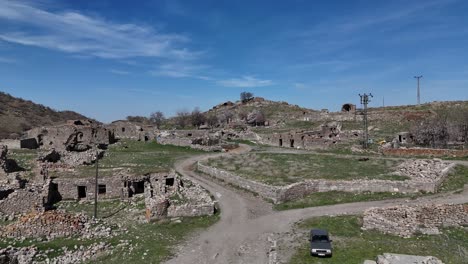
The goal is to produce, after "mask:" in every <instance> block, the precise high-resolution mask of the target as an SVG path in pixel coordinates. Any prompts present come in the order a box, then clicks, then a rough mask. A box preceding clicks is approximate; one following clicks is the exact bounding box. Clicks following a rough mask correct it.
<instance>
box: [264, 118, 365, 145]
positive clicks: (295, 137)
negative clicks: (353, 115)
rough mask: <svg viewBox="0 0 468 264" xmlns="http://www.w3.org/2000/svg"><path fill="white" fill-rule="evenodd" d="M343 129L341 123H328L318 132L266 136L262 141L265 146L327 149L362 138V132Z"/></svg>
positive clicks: (297, 131) (318, 129)
mask: <svg viewBox="0 0 468 264" xmlns="http://www.w3.org/2000/svg"><path fill="white" fill-rule="evenodd" d="M341 128H342V125H341V122H328V123H324V124H322V125H321V126H320V127H319V128H317V129H316V130H311V131H307V130H296V131H294V130H293V131H290V132H283V133H274V134H272V135H264V136H263V137H262V138H261V140H260V141H261V142H262V143H264V144H268V145H272V146H278V147H290V148H302V149H314V148H321V147H322V148H323V147H327V146H330V145H332V144H336V143H338V142H341V141H344V140H350V139H356V138H359V137H360V136H361V131H358V130H356V131H354V130H353V131H342V130H341Z"/></svg>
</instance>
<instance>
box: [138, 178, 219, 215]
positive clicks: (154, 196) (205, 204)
mask: <svg viewBox="0 0 468 264" xmlns="http://www.w3.org/2000/svg"><path fill="white" fill-rule="evenodd" d="M174 174H175V173H174ZM173 179H174V184H173V186H172V188H171V189H169V190H167V187H168V186H165V187H163V188H164V190H161V189H159V190H158V188H161V187H162V186H161V185H163V184H164V183H163V184H161V181H155V180H154V179H153V181H150V182H149V183H147V184H146V185H145V206H146V219H147V221H152V220H158V219H164V218H167V217H193V216H203V215H212V214H213V213H214V201H213V200H212V199H211V197H210V195H209V193H208V192H207V191H206V190H204V189H203V188H202V187H201V186H200V185H198V184H196V183H194V182H192V181H190V180H188V179H181V178H180V177H178V176H177V175H176V177H174V178H173ZM158 184H159V185H158ZM164 185H166V184H164Z"/></svg>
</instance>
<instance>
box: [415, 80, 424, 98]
mask: <svg viewBox="0 0 468 264" xmlns="http://www.w3.org/2000/svg"><path fill="white" fill-rule="evenodd" d="M422 77H423V76H422V75H419V76H414V78H416V79H418V105H420V104H421V94H420V92H419V79H421V78H422Z"/></svg>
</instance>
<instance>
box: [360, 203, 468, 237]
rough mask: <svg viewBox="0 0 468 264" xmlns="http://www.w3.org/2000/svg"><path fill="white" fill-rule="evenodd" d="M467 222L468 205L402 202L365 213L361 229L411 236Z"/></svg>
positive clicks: (435, 231)
mask: <svg viewBox="0 0 468 264" xmlns="http://www.w3.org/2000/svg"><path fill="white" fill-rule="evenodd" d="M466 225H468V204H457V205H453V204H439V205H435V204H427V205H412V206H407V205H399V206H392V207H386V208H371V209H368V210H366V211H365V212H364V223H363V227H362V229H364V230H370V229H376V230H379V231H381V232H383V233H387V234H393V235H398V236H402V237H411V236H412V235H414V234H415V233H423V234H438V233H439V229H438V228H439V227H448V226H466Z"/></svg>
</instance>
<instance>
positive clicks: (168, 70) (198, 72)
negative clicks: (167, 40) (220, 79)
mask: <svg viewBox="0 0 468 264" xmlns="http://www.w3.org/2000/svg"><path fill="white" fill-rule="evenodd" d="M208 68H209V66H207V65H194V64H188V63H168V64H161V65H159V66H158V67H157V68H156V69H155V70H152V71H150V73H151V74H152V75H155V76H163V77H172V78H195V79H201V80H213V79H212V78H211V77H208V76H205V75H204V74H202V72H203V71H205V70H207V69H208Z"/></svg>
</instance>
